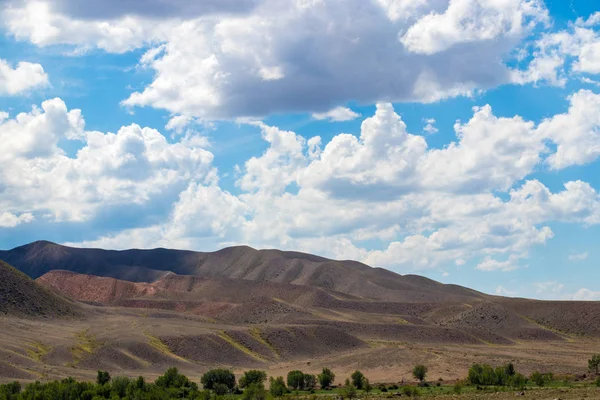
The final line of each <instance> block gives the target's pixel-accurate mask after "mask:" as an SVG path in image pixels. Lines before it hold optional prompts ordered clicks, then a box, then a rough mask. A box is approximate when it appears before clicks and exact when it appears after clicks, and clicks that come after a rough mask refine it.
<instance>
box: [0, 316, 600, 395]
mask: <svg viewBox="0 0 600 400" xmlns="http://www.w3.org/2000/svg"><path fill="white" fill-rule="evenodd" d="M94 312H95V313H96V314H94V315H92V316H91V317H90V318H88V319H86V320H75V321H57V320H26V319H16V318H0V381H1V382H6V381H12V380H14V379H19V380H23V381H35V380H41V381H44V380H52V379H62V378H64V377H65V376H73V377H74V378H77V379H94V378H95V375H96V371H97V370H98V369H103V370H107V371H109V372H110V373H111V374H112V375H113V376H115V375H124V376H131V377H136V376H140V375H143V376H145V377H146V378H148V379H154V378H155V377H157V376H158V375H160V374H162V373H163V372H164V371H165V370H166V369H167V368H169V367H171V366H176V367H178V368H179V369H180V370H181V371H182V372H183V373H185V374H186V375H188V376H189V377H190V378H191V379H193V380H194V381H199V379H200V376H201V375H202V374H203V373H204V372H205V371H206V370H208V369H209V368H213V367H215V366H221V367H226V368H231V369H233V370H234V371H235V372H236V375H238V376H239V374H241V372H242V371H244V370H247V369H250V368H260V369H263V370H266V371H267V372H268V374H269V375H271V376H285V375H286V374H287V372H288V371H290V370H293V369H300V370H303V371H304V372H307V373H318V372H320V370H321V369H322V368H323V367H329V368H331V369H333V370H334V372H335V373H336V375H337V377H338V378H337V382H338V383H339V382H343V381H344V380H345V378H346V377H348V376H349V375H350V374H351V373H352V372H353V371H354V370H356V369H360V370H361V371H363V372H364V373H365V375H367V376H368V377H369V379H370V380H371V382H373V383H379V382H385V383H401V382H412V376H411V370H412V368H413V366H414V365H416V364H425V365H427V366H428V367H429V374H428V377H429V379H430V380H435V381H437V380H438V379H439V378H441V379H442V380H443V381H446V382H448V381H453V380H455V379H461V378H464V377H465V376H466V374H467V370H468V368H469V366H470V365H471V364H472V363H474V362H478V363H488V364H491V365H501V364H504V363H506V362H512V363H514V364H515V366H516V368H517V370H518V371H520V372H522V373H524V374H529V373H530V372H532V371H534V370H540V371H543V372H553V373H555V374H584V373H586V369H587V360H588V359H589V357H590V356H591V355H592V354H596V353H600V340H599V339H594V338H586V337H584V336H581V337H575V336H574V337H572V338H570V339H569V340H566V341H557V342H553V341H547V342H542V341H536V342H526V341H523V342H517V343H515V344H511V345H492V344H485V343H479V344H443V343H442V344H436V343H431V342H427V341H425V342H424V343H422V342H417V341H407V340H403V339H402V338H398V340H397V341H393V340H387V341H383V340H372V339H369V338H368V337H360V338H359V340H356V341H349V342H348V343H346V344H343V343H340V342H344V340H345V339H344V338H345V333H344V332H337V331H332V330H331V329H330V328H327V329H326V330H322V329H321V328H320V327H306V326H293V325H288V326H286V325H282V326H278V327H277V329H276V330H273V329H274V328H273V327H269V326H264V325H247V326H244V325H225V324H219V323H214V322H210V321H207V320H206V319H204V318H202V317H194V316H189V315H183V314H178V313H170V312H155V311H153V310H137V309H116V308H115V309H112V308H106V309H102V311H101V312H99V311H94ZM274 335H276V336H274ZM265 338H270V339H269V341H267V340H265ZM273 343H277V346H279V347H281V348H278V347H277V346H274V345H273ZM312 344H314V347H311V346H313V345H312ZM283 346H285V349H283V348H282V347H283ZM214 349H217V350H218V351H215V350H214ZM583 394H586V392H585V391H584V392H582V395H583ZM592 394H594V395H598V393H597V392H590V394H589V395H588V397H587V398H594V397H590V396H591V395H592ZM528 395H529V394H528ZM498 396H500V395H498ZM549 396H550V397H548V398H558V397H560V398H571V397H564V396H562V395H561V396H555V397H551V395H549ZM465 398H470V397H465ZM473 398H475V397H473ZM485 398H487V397H485ZM494 398H499V399H503V398H512V397H494ZM596 398H600V395H598V396H597V397H596Z"/></svg>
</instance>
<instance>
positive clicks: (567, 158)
mask: <svg viewBox="0 0 600 400" xmlns="http://www.w3.org/2000/svg"><path fill="white" fill-rule="evenodd" d="M539 131H540V132H541V134H542V135H543V136H544V137H547V138H549V139H550V140H552V141H553V142H554V143H555V144H556V145H557V151H556V152H555V153H554V154H551V155H550V156H549V157H548V160H547V161H548V163H549V164H550V167H551V168H552V169H562V168H566V167H569V166H572V165H583V164H587V163H589V162H592V161H594V160H596V159H597V158H598V156H600V95H598V94H596V93H593V92H592V91H589V90H580V91H579V92H577V93H575V94H574V95H572V96H571V97H570V107H569V111H568V112H567V113H564V114H558V115H555V116H554V117H552V118H548V119H546V120H545V121H543V122H542V123H541V124H540V127H539Z"/></svg>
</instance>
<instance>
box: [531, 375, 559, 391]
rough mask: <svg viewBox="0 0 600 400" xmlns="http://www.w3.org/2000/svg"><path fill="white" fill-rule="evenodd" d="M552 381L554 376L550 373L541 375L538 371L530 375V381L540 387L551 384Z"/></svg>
mask: <svg viewBox="0 0 600 400" xmlns="http://www.w3.org/2000/svg"><path fill="white" fill-rule="evenodd" d="M553 379H554V376H553V375H552V373H546V374H542V373H540V372H539V371H535V372H533V373H532V374H531V380H532V381H533V382H534V383H535V384H536V385H538V386H540V387H542V386H544V385H546V384H547V383H550V382H552V380H553Z"/></svg>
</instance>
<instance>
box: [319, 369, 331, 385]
mask: <svg viewBox="0 0 600 400" xmlns="http://www.w3.org/2000/svg"><path fill="white" fill-rule="evenodd" d="M318 378H319V386H321V389H327V388H328V387H329V386H331V384H332V383H333V382H334V381H335V374H334V373H333V372H332V371H331V370H330V369H329V368H323V371H322V372H321V373H320V374H319V375H318Z"/></svg>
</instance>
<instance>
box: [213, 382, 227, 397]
mask: <svg viewBox="0 0 600 400" xmlns="http://www.w3.org/2000/svg"><path fill="white" fill-rule="evenodd" d="M212 390H213V391H214V392H215V394H216V395H217V396H224V395H226V394H227V393H229V391H230V390H231V389H229V387H228V386H227V385H226V384H224V383H215V384H214V385H213V388H212Z"/></svg>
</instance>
